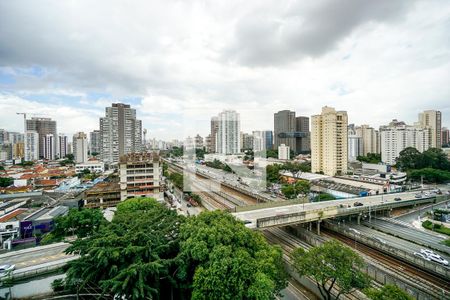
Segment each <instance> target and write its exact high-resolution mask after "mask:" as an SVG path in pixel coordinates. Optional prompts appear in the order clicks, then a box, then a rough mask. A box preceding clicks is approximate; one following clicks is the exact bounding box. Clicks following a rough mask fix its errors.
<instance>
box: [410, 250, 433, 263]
mask: <svg viewBox="0 0 450 300" xmlns="http://www.w3.org/2000/svg"><path fill="white" fill-rule="evenodd" d="M414 255H415V256H418V257H420V258H422V259H425V260H426V261H431V259H429V258H428V256H426V255H425V254H423V253H420V252H414Z"/></svg>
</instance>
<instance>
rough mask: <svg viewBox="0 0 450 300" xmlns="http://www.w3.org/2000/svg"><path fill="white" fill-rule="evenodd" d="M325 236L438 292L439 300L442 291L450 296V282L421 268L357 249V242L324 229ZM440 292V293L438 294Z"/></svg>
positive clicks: (425, 290)
mask: <svg viewBox="0 0 450 300" xmlns="http://www.w3.org/2000/svg"><path fill="white" fill-rule="evenodd" d="M322 233H323V234H324V236H328V237H330V238H334V239H337V240H339V241H341V242H342V243H344V244H346V245H348V246H350V247H351V248H354V249H356V250H358V251H360V252H362V253H363V254H365V255H366V256H368V257H370V258H372V259H374V260H375V261H376V262H377V263H378V264H380V265H382V266H383V267H384V268H386V269H388V270H390V271H391V272H393V273H394V274H396V275H397V276H398V277H399V278H405V279H407V280H408V281H410V282H412V283H415V284H416V286H418V287H420V289H422V290H423V291H424V292H427V293H429V291H430V290H433V291H436V295H435V296H436V297H437V299H440V297H441V296H442V291H445V292H446V295H447V296H448V295H450V283H449V281H448V280H445V279H442V278H440V277H438V276H435V275H433V274H430V273H428V272H426V271H423V270H421V269H419V268H416V267H413V266H411V265H409V264H407V263H404V262H403V261H401V260H398V259H396V258H393V257H392V256H389V255H387V254H384V253H382V252H380V251H378V250H376V249H373V248H371V247H369V246H367V245H364V244H361V243H357V244H356V247H355V241H354V240H353V239H351V238H349V237H346V236H344V235H341V234H339V233H336V232H334V231H331V230H329V229H325V228H324V229H323V231H322ZM438 291H439V292H438Z"/></svg>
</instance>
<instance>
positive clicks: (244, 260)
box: [64, 198, 287, 299]
mask: <svg viewBox="0 0 450 300" xmlns="http://www.w3.org/2000/svg"><path fill="white" fill-rule="evenodd" d="M67 252H68V253H73V254H78V255H80V258H79V259H77V260H74V261H72V262H70V263H69V264H68V267H67V270H66V271H67V272H66V274H67V277H66V279H65V281H64V289H66V290H68V291H72V292H74V291H86V290H89V291H93V290H94V291H96V292H100V293H104V294H109V295H114V296H117V297H124V298H126V299H149V298H151V299H173V298H177V299H191V298H192V299H274V296H275V295H278V294H279V292H280V291H281V290H282V289H283V288H284V287H286V284H287V281H286V280H287V275H286V273H285V271H284V266H283V261H282V252H281V249H280V248H279V247H275V246H271V245H269V244H268V243H267V242H266V241H265V239H264V238H263V237H262V235H261V234H259V233H256V232H254V231H252V230H250V229H248V228H246V227H245V226H244V224H243V223H241V222H239V221H237V220H236V219H235V218H234V217H233V216H232V215H230V214H228V213H225V212H220V211H214V212H204V213H202V214H200V215H199V216H195V217H190V218H185V217H182V216H179V215H177V214H176V212H174V211H172V210H169V209H167V208H166V207H165V206H163V205H161V204H159V203H157V202H156V201H155V200H154V199H148V198H136V199H130V200H127V201H125V202H123V203H121V204H119V205H118V207H117V212H116V214H115V216H114V218H113V220H112V222H111V223H105V224H101V225H100V227H99V228H98V229H96V230H95V231H94V232H91V233H90V234H89V235H88V236H87V237H85V238H83V239H77V240H76V241H74V242H73V243H72V245H71V246H70V247H69V248H68V249H67Z"/></svg>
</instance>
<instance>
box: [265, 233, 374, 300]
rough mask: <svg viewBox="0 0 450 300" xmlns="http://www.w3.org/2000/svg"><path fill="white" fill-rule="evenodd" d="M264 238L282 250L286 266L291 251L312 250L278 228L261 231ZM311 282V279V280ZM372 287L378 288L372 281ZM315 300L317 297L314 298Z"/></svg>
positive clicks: (351, 299)
mask: <svg viewBox="0 0 450 300" xmlns="http://www.w3.org/2000/svg"><path fill="white" fill-rule="evenodd" d="M263 234H264V236H265V237H266V239H267V240H268V241H269V242H270V243H272V244H277V245H279V246H280V247H281V249H282V250H283V258H284V259H285V261H286V262H287V263H288V264H291V256H290V254H291V253H292V251H294V250H295V249H296V248H303V249H305V250H308V249H310V248H312V246H311V245H309V244H308V243H306V242H304V241H302V240H300V239H299V238H298V237H296V236H294V235H292V234H290V233H288V232H286V231H284V230H282V229H280V228H270V229H266V230H264V231H263ZM311 280H312V279H311ZM372 286H373V287H376V288H378V287H380V285H379V284H377V283H376V282H374V281H372ZM332 291H333V293H334V294H337V293H338V292H339V291H338V289H337V288H336V287H334V288H333V290H332ZM314 297H315V296H314ZM315 299H317V297H316V298H315ZM341 299H346V300H360V299H361V294H357V295H353V294H347V295H342V296H341Z"/></svg>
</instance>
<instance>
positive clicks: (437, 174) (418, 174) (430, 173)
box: [408, 168, 450, 183]
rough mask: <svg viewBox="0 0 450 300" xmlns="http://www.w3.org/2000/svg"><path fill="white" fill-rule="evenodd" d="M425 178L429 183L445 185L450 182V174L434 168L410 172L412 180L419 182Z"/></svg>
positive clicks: (409, 175)
mask: <svg viewBox="0 0 450 300" xmlns="http://www.w3.org/2000/svg"><path fill="white" fill-rule="evenodd" d="M422 176H423V180H424V181H425V182H427V183H443V182H447V181H450V172H449V171H444V170H438V169H433V168H424V169H418V170H410V171H409V172H408V177H409V178H410V179H411V180H415V181H419V180H420V179H421V178H422Z"/></svg>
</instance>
